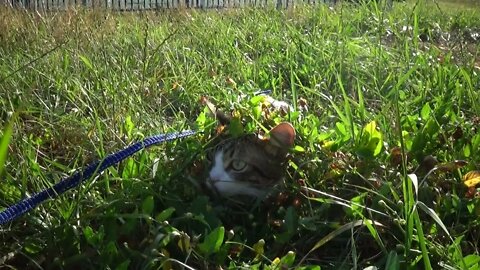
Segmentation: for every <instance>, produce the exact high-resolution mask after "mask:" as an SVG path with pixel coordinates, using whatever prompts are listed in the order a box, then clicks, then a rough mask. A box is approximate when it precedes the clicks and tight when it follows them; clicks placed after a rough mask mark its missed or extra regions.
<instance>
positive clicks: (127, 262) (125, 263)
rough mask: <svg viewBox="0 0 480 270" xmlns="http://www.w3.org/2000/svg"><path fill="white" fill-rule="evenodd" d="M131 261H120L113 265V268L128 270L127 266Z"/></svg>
mask: <svg viewBox="0 0 480 270" xmlns="http://www.w3.org/2000/svg"><path fill="white" fill-rule="evenodd" d="M130 263H131V261H130V259H127V260H125V261H123V262H121V263H120V264H119V265H117V267H115V270H128V269H129V268H128V266H129V265H130Z"/></svg>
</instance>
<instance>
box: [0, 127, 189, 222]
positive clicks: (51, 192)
mask: <svg viewBox="0 0 480 270" xmlns="http://www.w3.org/2000/svg"><path fill="white" fill-rule="evenodd" d="M195 133H196V132H195V131H193V130H188V131H183V132H173V133H167V134H160V135H156V136H152V137H148V138H146V139H144V140H143V141H140V142H137V143H135V144H133V145H130V146H128V147H127V148H125V149H123V150H121V151H118V152H116V153H113V154H110V155H108V156H107V157H106V158H105V159H103V160H99V161H96V162H94V163H92V164H90V165H88V166H87V167H86V168H85V169H83V170H80V171H77V172H76V173H75V174H73V175H72V176H70V177H67V178H65V179H63V180H62V181H60V182H58V183H57V184H55V185H53V186H52V187H49V188H47V189H44V190H42V191H40V192H38V193H35V194H34V195H33V196H31V197H29V198H25V199H23V200H21V201H19V202H18V203H16V204H14V205H11V206H10V207H8V208H7V209H5V210H3V211H2V212H0V225H2V224H5V223H7V222H10V221H12V220H14V219H16V218H17V217H19V216H21V215H22V214H24V213H26V212H28V211H30V210H32V209H33V208H35V207H36V206H37V205H39V204H41V203H42V202H44V201H46V200H47V199H48V198H52V199H53V198H55V197H57V196H59V195H61V194H63V193H65V192H66V191H67V190H69V189H72V188H74V187H77V186H78V185H80V184H81V183H82V182H85V181H86V180H88V179H90V177H92V175H94V174H95V173H101V172H102V171H103V170H105V169H106V168H108V167H110V166H112V165H115V164H117V163H119V162H120V161H122V160H124V159H126V158H128V157H130V156H132V155H133V154H135V153H136V152H138V151H140V150H142V149H145V148H148V147H150V146H152V145H154V144H159V143H163V142H168V141H173V140H176V139H181V138H184V137H188V136H192V135H194V134H195Z"/></svg>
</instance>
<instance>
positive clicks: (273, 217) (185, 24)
mask: <svg viewBox="0 0 480 270" xmlns="http://www.w3.org/2000/svg"><path fill="white" fill-rule="evenodd" d="M450 7H451V6H446V5H443V4H442V3H436V2H432V3H425V2H418V3H415V2H413V3H395V4H394V6H393V8H392V9H388V10H387V9H385V7H383V6H382V5H381V4H380V5H377V4H375V3H370V4H366V5H354V4H345V3H344V4H339V5H337V6H335V7H328V6H316V7H302V6H297V7H296V8H295V9H289V10H281V11H279V10H274V9H268V8H265V9H235V10H222V11H195V10H175V11H161V12H146V13H110V12H105V11H98V10H97V11H88V10H80V9H79V10H71V11H67V12H61V13H48V14H42V13H35V12H31V13H30V12H24V11H19V10H11V9H5V8H3V9H1V10H0V13H1V16H0V18H1V19H0V56H1V57H0V94H1V99H0V104H1V108H2V110H1V111H0V113H1V114H0V121H1V123H2V125H1V126H2V131H1V132H2V133H1V141H0V175H1V178H0V179H1V181H0V209H2V208H4V207H7V206H8V205H10V204H13V203H15V202H17V201H18V200H20V199H21V198H23V197H25V196H27V195H31V194H32V193H33V192H36V191H39V190H41V189H43V188H45V187H48V186H51V185H52V184H53V183H56V182H58V181H60V179H62V178H64V177H65V176H68V175H70V174H71V173H72V172H73V171H74V170H75V169H76V168H79V167H82V166H84V165H86V164H88V163H89V162H91V161H94V160H97V159H98V158H101V157H104V156H105V155H107V154H108V153H111V152H114V151H117V150H119V149H121V148H123V147H124V146H126V145H128V144H130V143H132V142H134V141H137V140H139V139H141V138H143V137H145V136H148V135H154V134H158V133H165V132H171V131H179V130H185V129H195V130H197V131H199V133H198V134H197V135H195V136H194V137H190V138H186V139H182V140H178V141H174V142H170V143H167V144H163V145H160V146H157V147H154V148H150V149H148V150H145V151H142V152H141V153H139V154H137V155H135V156H134V157H132V158H129V159H128V160H126V161H124V162H122V163H121V164H119V165H118V166H115V167H113V168H109V169H108V170H107V171H106V172H105V173H104V174H102V175H101V176H99V177H97V178H93V179H91V181H89V182H87V183H86V184H84V185H82V186H81V187H79V188H77V189H75V190H72V191H70V192H67V193H66V194H64V195H62V196H61V197H58V198H56V199H55V200H50V201H48V202H46V203H44V204H42V205H40V206H39V207H37V208H36V209H35V210H34V211H31V212H29V213H28V214H25V215H24V216H22V217H20V218H19V219H17V220H15V221H14V222H12V223H9V224H7V225H4V226H2V227H1V228H0V264H1V265H2V266H3V267H6V268H13V269H24V268H32V269H34V268H82V269H83V268H92V269H103V268H115V269H137V268H148V269H150V268H154V269H159V268H161V269H170V268H175V269H180V268H181V267H185V268H187V269H190V268H195V269H211V268H219V267H221V268H223V269H226V268H231V269H237V268H240V269H287V268H295V267H296V268H303V269H352V268H355V269H357V268H362V269H363V268H365V267H368V266H376V267H379V268H381V269H384V268H385V269H386V268H388V269H405V268H406V269H417V268H418V269H432V268H433V269H439V268H446V269H478V267H479V263H480V256H479V247H478V243H479V239H480V230H479V225H480V224H479V218H478V217H479V213H480V200H479V195H478V191H477V189H476V184H477V182H479V181H478V178H479V173H478V172H477V170H480V168H479V164H480V163H479V161H480V160H479V157H478V155H477V154H478V152H479V150H480V132H479V124H480V118H479V117H480V105H479V102H478V101H479V98H480V97H479V95H480V94H479V91H478V90H479V87H480V79H479V76H478V73H479V72H480V58H479V55H478V54H479V49H480V45H479V40H480V37H479V35H480V14H478V12H476V11H477V10H478V9H477V8H478V7H477V6H475V5H474V4H473V5H469V4H465V5H464V6H462V9H459V10H453V9H452V8H450ZM265 89H270V90H271V96H272V97H274V98H276V99H278V100H283V101H286V102H288V103H290V104H291V105H292V107H293V110H292V111H291V112H288V111H283V112H282V111H273V110H271V107H270V106H269V104H268V102H266V100H265V98H263V97H259V96H255V95H254V93H255V92H257V91H258V90H265ZM205 99H208V100H209V101H211V102H212V103H214V104H215V105H216V106H217V107H219V108H220V109H222V110H223V111H225V112H228V113H232V114H233V116H234V118H233V119H234V121H233V122H232V124H231V125H230V126H229V127H225V129H224V131H223V132H225V133H227V134H236V133H242V132H244V133H249V132H254V131H262V130H263V128H264V127H267V126H272V125H273V124H275V123H279V122H281V121H289V122H291V123H292V124H293V126H294V127H295V129H296V131H297V138H296V141H295V147H294V148H293V149H292V150H291V159H290V161H289V165H288V171H287V177H286V179H285V183H284V184H282V188H283V190H282V192H281V193H279V194H277V195H276V196H272V197H271V198H269V199H268V200H267V201H265V202H263V203H260V204H256V205H254V206H240V205H228V204H225V202H224V201H222V200H221V199H219V198H214V197H209V196H208V195H207V194H205V193H204V192H202V190H201V189H199V188H198V187H197V186H196V185H195V183H196V181H201V180H202V179H204V178H205V176H206V170H207V168H206V165H205V164H206V157H205V149H206V148H207V147H209V146H210V145H209V143H210V141H211V139H212V138H213V137H214V136H215V135H216V134H217V133H219V132H222V131H221V128H219V127H218V124H217V122H216V120H215V119H214V118H213V117H212V116H211V114H209V113H208V109H207V108H206V107H205V103H204V102H202V101H205Z"/></svg>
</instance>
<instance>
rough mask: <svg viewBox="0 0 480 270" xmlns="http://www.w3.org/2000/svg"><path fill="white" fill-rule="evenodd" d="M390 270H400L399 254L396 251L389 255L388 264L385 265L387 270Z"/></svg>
mask: <svg viewBox="0 0 480 270" xmlns="http://www.w3.org/2000/svg"><path fill="white" fill-rule="evenodd" d="M384 269H388V270H399V269H400V259H399V258H398V254H397V252H395V251H394V250H392V251H390V253H388V257H387V263H386V264H385V268H384Z"/></svg>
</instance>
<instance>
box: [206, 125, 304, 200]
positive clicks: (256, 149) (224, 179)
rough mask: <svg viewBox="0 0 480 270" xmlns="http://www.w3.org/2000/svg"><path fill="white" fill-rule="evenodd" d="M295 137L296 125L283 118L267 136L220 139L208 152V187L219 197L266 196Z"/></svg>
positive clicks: (280, 175) (278, 177) (279, 175)
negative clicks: (209, 165)
mask: <svg viewBox="0 0 480 270" xmlns="http://www.w3.org/2000/svg"><path fill="white" fill-rule="evenodd" d="M294 139H295V129H294V128H293V126H292V125H291V124H290V123H287V122H284V123H280V124H278V125H277V126H275V127H274V128H272V129H271V130H270V132H269V138H263V137H262V136H260V135H256V134H248V135H244V136H241V137H238V138H232V139H228V140H225V141H223V142H221V143H219V144H218V145H217V146H215V147H213V148H212V149H211V151H210V152H209V153H208V155H207V159H208V160H209V161H210V163H211V169H210V171H209V174H208V177H207V180H206V185H207V187H208V188H209V189H210V190H212V191H213V192H214V193H215V194H217V195H220V196H222V197H231V196H236V195H246V196H249V197H255V198H262V197H265V196H266V195H267V194H268V193H269V192H270V191H271V190H272V189H273V187H274V186H275V185H277V184H278V183H280V182H281V181H282V180H283V175H284V171H285V167H286V162H287V154H288V150H289V149H290V148H291V147H292V146H293V143H294Z"/></svg>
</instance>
